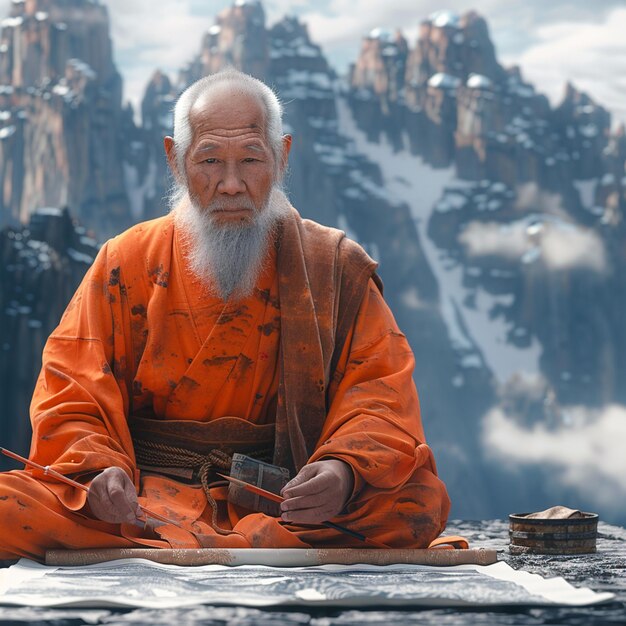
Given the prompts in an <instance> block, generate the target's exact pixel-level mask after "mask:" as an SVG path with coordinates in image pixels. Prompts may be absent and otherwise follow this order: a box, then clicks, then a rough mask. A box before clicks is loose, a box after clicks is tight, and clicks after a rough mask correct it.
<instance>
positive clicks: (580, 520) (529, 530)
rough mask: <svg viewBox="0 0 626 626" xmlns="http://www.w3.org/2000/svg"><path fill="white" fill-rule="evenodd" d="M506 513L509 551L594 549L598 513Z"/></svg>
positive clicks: (546, 552)
mask: <svg viewBox="0 0 626 626" xmlns="http://www.w3.org/2000/svg"><path fill="white" fill-rule="evenodd" d="M527 515H530V514H529V513H514V514H511V515H509V537H510V540H511V544H510V546H509V552H510V553H511V554H590V553H593V552H595V551H596V537H597V534H598V515H597V514H596V513H582V516H581V517H572V518H568V519H542V518H528V517H526V516H527Z"/></svg>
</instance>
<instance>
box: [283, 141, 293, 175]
mask: <svg viewBox="0 0 626 626" xmlns="http://www.w3.org/2000/svg"><path fill="white" fill-rule="evenodd" d="M291 141H292V138H291V135H283V152H282V154H281V158H280V171H281V172H284V171H285V170H286V169H287V161H288V160H289V152H290V151H291Z"/></svg>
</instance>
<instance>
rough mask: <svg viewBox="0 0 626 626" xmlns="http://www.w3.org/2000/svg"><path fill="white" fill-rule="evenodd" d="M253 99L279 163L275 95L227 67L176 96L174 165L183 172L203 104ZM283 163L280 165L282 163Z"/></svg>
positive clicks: (279, 122) (278, 109)
mask: <svg viewBox="0 0 626 626" xmlns="http://www.w3.org/2000/svg"><path fill="white" fill-rule="evenodd" d="M249 98H254V99H256V101H257V102H258V103H259V104H260V106H261V109H262V111H263V115H262V122H261V123H262V124H263V127H262V130H263V132H264V133H265V138H266V141H267V142H268V144H269V146H270V148H271V150H272V152H273V153H274V158H275V160H276V162H277V163H280V162H281V156H282V152H283V143H284V142H283V123H282V114H283V110H282V106H281V104H280V101H279V100H278V98H277V96H276V94H275V93H274V92H273V91H272V90H271V89H270V88H269V87H268V86H267V85H266V84H265V83H263V82H261V81H260V80H257V79H256V78H253V77H252V76H249V75H248V74H244V73H243V72H239V71H238V70H235V69H227V70H223V71H221V72H218V73H216V74H211V75H210V76H205V77H204V78H201V79H200V80H198V81H196V82H195V83H193V84H192V85H190V86H189V87H188V88H187V89H186V90H185V91H184V92H183V93H182V94H181V96H180V97H179V99H178V101H177V102H176V106H175V108H174V133H173V141H174V146H175V150H176V161H177V164H178V168H179V170H180V172H181V174H182V173H183V171H184V170H183V165H184V159H185V155H186V153H187V150H188V149H189V145H190V143H191V139H192V136H193V127H192V124H193V123H194V121H195V120H194V117H195V119H197V113H198V111H199V110H202V111H204V112H205V113H206V112H207V111H208V110H209V109H208V106H207V105H213V106H218V107H220V108H223V107H230V106H233V105H234V104H236V103H237V102H240V101H241V100H245V99H249ZM283 165H284V164H283Z"/></svg>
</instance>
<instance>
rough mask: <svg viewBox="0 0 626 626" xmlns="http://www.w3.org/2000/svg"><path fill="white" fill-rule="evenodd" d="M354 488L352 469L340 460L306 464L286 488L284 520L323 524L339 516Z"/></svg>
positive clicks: (283, 504)
mask: <svg viewBox="0 0 626 626" xmlns="http://www.w3.org/2000/svg"><path fill="white" fill-rule="evenodd" d="M353 487H354V474H353V473H352V468H351V467H350V466H349V465H348V464H347V463H345V462H344V461H340V460H339V459H325V460H323V461H315V462H314V463H310V464H309V465H305V466H304V467H303V468H302V469H301V470H300V471H299V472H298V475H297V476H296V477H295V478H293V479H292V480H290V481H289V482H288V483H287V484H286V485H285V486H284V487H283V489H282V491H281V495H282V496H283V497H284V498H285V500H284V502H282V503H281V505H280V509H281V511H282V516H281V518H282V520H283V521H284V522H292V523H294V524H319V523H320V522H325V521H327V520H329V519H331V518H333V517H335V516H336V515H337V514H338V513H339V512H340V511H341V510H342V509H343V508H344V506H345V505H346V502H347V501H348V498H349V497H350V495H351V494H352V489H353Z"/></svg>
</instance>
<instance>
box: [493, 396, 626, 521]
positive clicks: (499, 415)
mask: <svg viewBox="0 0 626 626" xmlns="http://www.w3.org/2000/svg"><path fill="white" fill-rule="evenodd" d="M564 412H565V413H566V416H567V418H568V422H569V425H567V426H561V427H559V428H558V429H552V430H549V429H548V428H546V426H545V425H544V424H535V425H534V426H532V427H526V426H524V425H522V424H519V423H517V422H516V421H515V420H514V419H513V418H511V417H509V416H507V415H506V414H504V413H503V412H502V410H501V409H499V408H497V409H493V410H492V411H490V412H489V413H488V414H487V415H486V416H485V417H484V419H483V424H482V441H483V445H484V447H485V451H486V453H487V455H488V456H489V457H491V458H493V459H495V460H497V461H498V462H499V463H501V464H504V465H507V466H509V467H510V468H516V467H517V466H520V465H534V466H541V467H545V468H546V469H547V470H549V471H550V472H553V475H554V477H555V479H556V480H557V481H558V482H560V483H561V484H562V485H564V486H567V487H570V488H571V487H573V488H575V489H576V490H577V491H578V492H579V493H580V494H581V495H584V496H585V497H586V498H588V499H589V501H591V502H593V503H595V504H597V506H598V507H601V508H604V509H607V510H611V511H613V512H621V513H624V512H625V511H626V481H625V480H624V476H626V455H625V454H624V451H623V442H624V440H625V438H626V407H625V406H621V405H610V406H607V407H605V408H604V409H602V410H597V411H591V410H590V409H588V408H586V407H577V406H574V407H568V408H566V409H565V410H564Z"/></svg>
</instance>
